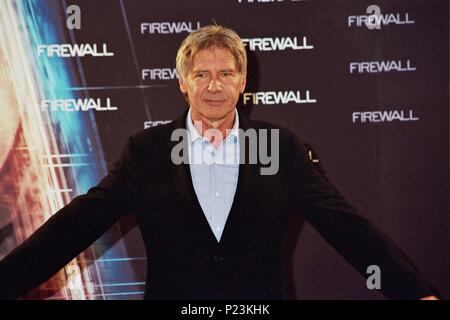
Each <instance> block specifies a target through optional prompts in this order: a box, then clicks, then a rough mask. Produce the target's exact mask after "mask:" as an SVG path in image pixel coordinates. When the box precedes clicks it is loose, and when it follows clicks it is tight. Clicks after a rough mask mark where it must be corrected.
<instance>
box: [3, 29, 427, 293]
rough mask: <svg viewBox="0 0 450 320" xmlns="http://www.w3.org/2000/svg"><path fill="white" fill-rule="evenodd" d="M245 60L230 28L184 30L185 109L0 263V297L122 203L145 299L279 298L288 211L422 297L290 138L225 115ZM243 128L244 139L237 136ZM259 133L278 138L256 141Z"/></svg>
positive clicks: (401, 265) (64, 259)
mask: <svg viewBox="0 0 450 320" xmlns="http://www.w3.org/2000/svg"><path fill="white" fill-rule="evenodd" d="M246 64H247V58H246V53H245V49H244V45H243V43H242V41H241V39H240V38H239V37H238V35H237V34H236V33H235V32H234V31H232V30H230V29H226V28H223V27H220V26H206V27H203V28H201V29H199V30H197V31H195V32H193V33H192V34H190V35H189V36H188V37H187V38H186V39H185V40H184V41H183V43H182V45H181V47H180V49H179V51H178V54H177V70H178V73H179V76H180V81H179V84H180V89H181V91H182V92H183V93H184V94H185V96H186V98H187V100H188V102H189V106H190V108H189V110H188V111H187V112H186V113H185V114H184V115H183V116H182V117H181V118H180V119H178V120H175V121H174V122H172V123H170V124H167V125H162V126H158V127H155V128H152V129H149V130H146V131H143V132H140V133H138V134H137V135H134V136H132V137H130V138H129V139H128V142H127V144H126V146H125V148H124V151H123V154H122V156H121V158H120V160H119V161H118V162H117V163H116V164H115V167H114V169H113V170H112V171H110V172H109V174H108V175H107V176H106V177H105V178H104V179H103V180H102V181H101V182H100V183H99V184H98V185H97V186H96V187H94V188H92V189H90V190H89V192H88V193H87V194H86V195H82V196H79V197H77V198H75V199H73V201H72V202H71V203H70V204H68V205H67V206H66V207H64V208H63V209H61V210H60V211H58V212H57V213H56V214H55V215H54V216H53V217H52V218H51V219H49V221H48V222H47V223H45V224H44V225H43V226H42V227H41V228H40V229H39V230H38V231H37V232H36V233H35V234H34V235H33V236H31V237H30V238H29V239H28V240H27V241H25V242H24V243H23V244H22V245H21V246H20V247H18V248H17V249H16V250H14V251H13V252H12V253H11V254H10V255H8V256H7V257H6V258H5V259H4V260H3V261H1V263H0V297H1V298H15V297H17V296H19V295H21V294H23V293H25V292H26V291H27V290H29V289H30V288H32V287H34V286H36V285H38V284H39V283H41V282H43V281H45V280H46V279H47V278H48V277H50V276H51V275H52V274H53V273H55V272H56V271H57V270H58V269H60V268H61V267H63V266H64V265H65V264H66V263H68V262H69V261H70V260H71V259H72V258H74V257H75V256H76V255H77V254H79V253H80V252H81V251H82V250H84V249H85V248H87V247H88V246H89V245H90V244H91V243H92V242H93V241H95V240H96V239H97V238H98V237H99V236H100V235H101V234H102V233H104V232H105V231H106V230H107V229H108V228H109V227H110V226H111V225H112V224H114V223H115V222H116V221H117V220H118V219H119V218H120V217H121V216H122V215H124V214H125V213H127V212H130V211H132V212H134V214H135V215H136V217H137V220H138V223H139V227H140V230H141V232H142V236H143V239H144V242H145V246H146V250H147V255H148V270H147V287H146V293H145V298H148V299H279V298H281V297H282V274H281V266H280V248H281V244H282V238H283V232H284V229H285V227H286V223H287V220H288V218H289V216H290V214H291V213H292V212H300V213H301V214H302V215H303V216H304V217H305V218H306V219H307V220H308V221H309V222H310V223H311V224H312V225H313V226H314V227H315V228H316V229H317V230H318V231H319V233H320V234H321V235H322V236H323V237H324V238H325V239H326V240H327V241H328V242H329V243H330V244H331V245H332V246H333V247H334V248H335V249H336V250H337V251H338V252H339V253H340V254H342V255H343V256H344V257H345V258H346V259H347V260H348V261H349V262H350V263H352V264H353V266H354V267H355V268H357V269H358V270H359V271H360V272H361V273H362V274H365V271H366V269H367V267H368V266H369V265H373V264H375V265H378V266H379V267H380V269H381V272H382V277H383V286H382V291H383V292H384V293H385V294H386V295H387V296H388V297H390V298H406V299H419V298H423V297H426V298H434V296H432V295H433V290H432V289H431V288H430V286H429V285H428V283H427V282H426V280H424V279H423V278H422V276H421V275H420V274H419V273H418V272H417V271H416V270H415V268H414V266H413V265H412V264H411V263H410V262H409V261H408V260H407V258H405V257H404V255H403V254H402V253H401V252H400V250H399V249H398V248H397V247H396V246H395V245H394V244H392V243H391V242H390V240H388V239H387V238H386V237H385V236H384V235H382V234H381V233H380V232H379V231H377V230H375V229H374V227H373V226H372V225H371V224H370V223H369V222H368V221H367V220H365V219H364V218H363V217H361V216H358V215H357V214H356V212H355V210H354V209H353V207H352V206H351V205H349V204H348V203H347V202H346V201H345V199H343V198H342V196H340V195H339V193H338V192H337V191H336V189H335V188H334V187H332V186H331V185H330V184H329V182H328V181H327V179H326V178H324V177H323V176H322V175H320V174H319V173H318V172H317V171H316V170H315V168H314V167H313V165H312V163H311V162H310V160H309V158H308V155H307V150H306V148H305V147H304V145H303V144H302V142H300V141H299V140H298V139H297V138H296V137H295V135H294V134H292V133H291V132H289V131H288V130H285V129H282V128H277V127H276V126H273V125H270V124H268V123H265V122H260V121H250V120H248V119H246V118H245V117H244V116H242V115H241V114H239V113H238V112H237V111H236V104H237V101H238V99H239V95H240V94H241V93H242V92H243V91H244V89H245V84H246ZM251 130H253V132H257V133H258V135H257V139H256V140H253V141H252V140H251V139H247V138H248V136H246V133H247V132H249V131H251ZM269 131H270V132H275V133H276V134H275V135H273V136H272V135H271V137H276V138H278V139H270V142H269V139H267V137H266V138H263V136H264V134H266V133H268V132H269ZM180 132H181V134H179V133H180ZM260 133H263V134H260ZM177 137H178V138H182V139H181V142H180V139H177ZM255 141H256V145H257V150H256V151H255ZM261 149H264V150H265V151H267V149H270V152H271V153H272V154H274V155H275V156H276V158H277V159H276V162H277V163H278V165H277V166H276V167H275V170H269V171H264V169H267V166H264V165H267V163H262V161H257V162H256V163H255V161H254V159H255V157H254V156H255V152H256V153H257V154H258V155H259V156H260V155H261V152H260V151H261ZM155 151H157V152H155ZM262 154H264V153H262ZM195 159H197V160H198V159H201V161H193V160H195ZM237 159H239V164H238V163H237V161H236V160H237ZM252 159H253V160H252ZM263 164H264V165H263Z"/></svg>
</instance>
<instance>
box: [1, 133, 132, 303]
mask: <svg viewBox="0 0 450 320" xmlns="http://www.w3.org/2000/svg"><path fill="white" fill-rule="evenodd" d="M135 153H136V151H135V150H134V146H133V141H132V138H129V139H128V141H127V144H126V146H125V148H124V150H123V154H122V156H121V157H120V159H119V160H118V161H117V162H116V163H115V165H114V168H113V169H112V170H111V171H110V172H109V173H108V175H107V176H106V177H104V178H103V179H102V180H101V182H100V183H99V184H98V185H97V186H96V187H93V188H91V189H90V190H89V191H88V192H87V193H86V194H84V195H81V196H78V197H76V198H74V199H73V200H72V201H71V202H70V203H69V204H68V205H66V206H65V207H63V208H62V209H60V210H59V211H58V212H56V213H55V214H54V215H53V216H52V217H51V218H50V219H48V221H47V222H45V223H44V224H43V225H42V226H41V227H40V228H39V229H38V230H36V232H34V233H33V234H32V235H31V236H30V237H29V238H28V239H27V240H25V241H24V242H23V243H22V244H21V245H20V246H18V247H17V248H16V249H14V250H13V251H12V252H11V253H10V254H9V255H7V256H6V257H5V258H4V259H2V261H0V299H16V298H17V297H19V296H21V295H23V294H25V293H26V292H27V291H29V290H30V289H32V288H34V287H36V286H38V285H39V284H41V283H42V282H44V281H46V280H47V279H48V278H50V277H51V276H52V275H53V274H55V273H56V272H58V271H59V270H60V269H61V268H62V267H64V266H65V265H66V264H67V263H68V262H70V261H71V260H72V259H73V258H75V257H76V256H77V255H79V254H80V253H81V252H82V251H83V250H85V249H86V248H87V247H88V246H89V245H91V244H92V243H93V242H94V241H95V240H96V239H97V238H99V237H100V236H101V235H102V234H103V233H104V232H106V231H107V230H108V229H109V228H110V227H111V226H112V225H113V224H114V223H115V222H116V221H117V220H118V219H119V218H120V217H121V216H122V215H124V214H125V213H128V212H130V211H133V210H135V209H136V203H137V202H136V198H135V192H134V191H133V179H134V176H135V175H136V171H135V160H134V159H135V158H136V154H135Z"/></svg>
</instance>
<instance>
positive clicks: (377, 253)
mask: <svg viewBox="0 0 450 320" xmlns="http://www.w3.org/2000/svg"><path fill="white" fill-rule="evenodd" d="M288 146H289V147H288V148H289V149H288V150H287V152H286V153H287V154H288V156H287V158H288V159H287V162H288V165H287V167H288V173H287V174H288V180H289V184H290V192H291V194H290V201H291V203H292V204H293V208H294V209H295V210H296V211H298V212H300V213H301V214H302V215H303V216H304V217H305V219H306V220H307V221H308V222H309V223H310V224H311V225H312V226H313V227H314V228H315V229H316V230H317V231H318V232H319V233H320V235H321V236H322V237H323V238H324V239H325V240H326V241H327V242H328V243H329V244H330V245H331V246H332V247H333V248H334V249H335V250H336V251H337V252H338V253H339V254H340V255H342V256H343V257H344V258H345V259H346V260H347V261H348V262H349V263H350V264H351V265H352V266H353V267H355V268H356V269H357V270H358V271H359V272H360V273H361V275H363V276H364V277H366V276H367V274H366V270H367V267H368V266H370V265H377V266H379V267H380V270H381V291H382V292H383V293H384V295H385V296H386V297H388V298H390V299H418V298H421V297H424V296H427V295H430V294H436V292H435V290H434V289H433V288H432V287H431V286H430V285H429V283H427V281H426V280H425V278H424V277H423V276H422V275H421V274H420V273H419V271H418V270H417V269H416V267H415V266H414V265H413V264H412V263H411V261H410V260H409V259H408V258H407V257H406V256H405V255H404V254H403V253H402V252H401V250H400V249H399V248H398V247H397V246H396V245H395V244H394V243H393V242H392V241H391V240H390V239H389V238H388V237H387V236H386V235H384V234H383V233H382V232H381V231H380V230H377V229H376V228H375V227H374V226H373V225H372V223H370V222H369V221H368V220H367V219H366V218H364V217H362V216H360V215H359V214H358V213H357V212H356V210H355V209H354V208H353V207H352V206H351V205H350V204H349V203H348V202H347V201H346V200H345V199H344V198H343V197H342V196H341V195H340V194H339V192H338V191H337V189H336V188H334V187H333V186H332V185H331V184H330V182H329V181H328V179H327V178H326V177H325V176H324V175H322V174H320V173H318V172H317V170H316V169H315V168H314V165H313V164H312V162H311V161H310V160H309V157H308V154H307V149H306V148H305V146H304V144H303V143H302V142H301V141H300V140H299V139H298V138H297V137H296V136H295V135H293V136H292V137H291V143H289V144H288Z"/></svg>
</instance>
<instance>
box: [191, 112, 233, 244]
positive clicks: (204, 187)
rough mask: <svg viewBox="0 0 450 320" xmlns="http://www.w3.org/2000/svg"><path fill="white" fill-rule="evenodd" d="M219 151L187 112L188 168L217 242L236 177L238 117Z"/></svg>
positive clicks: (227, 210)
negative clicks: (202, 133) (203, 134)
mask: <svg viewBox="0 0 450 320" xmlns="http://www.w3.org/2000/svg"><path fill="white" fill-rule="evenodd" d="M234 119H235V120H234V125H233V128H232V130H231V132H230V134H228V135H227V137H226V138H225V140H224V141H223V142H222V143H221V144H220V146H219V148H217V149H216V148H215V147H214V146H213V144H212V143H211V142H209V141H208V138H206V137H202V136H201V135H200V134H199V132H198V130H197V129H196V128H195V126H194V123H193V121H192V117H191V110H190V109H189V112H188V115H187V117H186V127H187V129H188V131H189V134H188V152H189V167H190V170H191V176H192V183H193V186H194V190H195V193H196V194H197V198H198V200H199V203H200V205H201V207H202V210H203V213H204V214H205V217H206V219H207V220H208V223H209V226H210V227H211V230H212V231H213V233H214V235H215V237H216V239H217V241H218V242H219V241H220V238H221V237H222V232H223V229H224V227H225V223H226V221H227V218H228V214H229V212H230V209H231V205H232V204H233V199H234V194H235V192H236V186H237V182H238V176H239V139H238V129H239V116H238V113H237V112H236V111H235V118H234Z"/></svg>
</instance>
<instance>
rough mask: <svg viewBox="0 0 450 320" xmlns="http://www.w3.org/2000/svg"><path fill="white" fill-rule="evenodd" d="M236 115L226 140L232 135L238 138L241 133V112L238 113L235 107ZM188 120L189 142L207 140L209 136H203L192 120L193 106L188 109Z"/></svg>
mask: <svg viewBox="0 0 450 320" xmlns="http://www.w3.org/2000/svg"><path fill="white" fill-rule="evenodd" d="M234 115H235V116H234V125H233V128H232V129H231V132H230V134H229V135H228V136H227V137H226V138H225V140H224V142H225V141H227V140H228V139H231V137H233V138H234V139H236V140H237V138H238V133H239V114H238V112H237V110H236V109H234ZM186 122H187V125H186V127H187V129H188V132H189V138H190V140H189V143H192V142H194V141H195V140H197V139H200V140H206V141H207V138H205V137H202V136H201V135H200V133H199V132H198V130H197V128H196V127H195V126H194V122H193V121H192V117H191V108H189V111H188V114H187V117H186Z"/></svg>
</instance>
